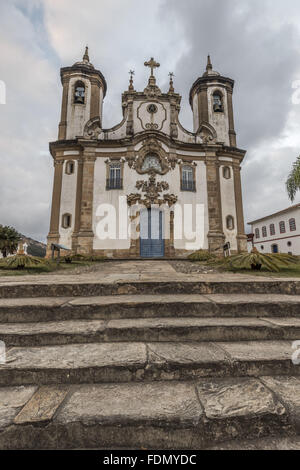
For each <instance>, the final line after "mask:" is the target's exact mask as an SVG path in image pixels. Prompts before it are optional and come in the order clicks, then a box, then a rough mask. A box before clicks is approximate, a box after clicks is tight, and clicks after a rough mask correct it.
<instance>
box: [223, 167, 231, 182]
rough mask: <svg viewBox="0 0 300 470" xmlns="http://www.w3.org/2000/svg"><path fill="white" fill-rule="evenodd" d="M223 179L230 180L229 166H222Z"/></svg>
mask: <svg viewBox="0 0 300 470" xmlns="http://www.w3.org/2000/svg"><path fill="white" fill-rule="evenodd" d="M223 178H225V179H227V180H229V179H230V178H231V170H230V167H229V166H223Z"/></svg>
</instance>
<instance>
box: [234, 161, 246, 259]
mask: <svg viewBox="0 0 300 470" xmlns="http://www.w3.org/2000/svg"><path fill="white" fill-rule="evenodd" d="M233 178H234V195H235V207H236V217H237V222H236V223H237V237H236V239H237V246H238V252H239V253H241V252H243V251H247V236H246V235H245V224H244V211H243V197H242V185H241V167H240V165H239V164H234V165H233Z"/></svg>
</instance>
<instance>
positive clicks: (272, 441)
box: [205, 436, 300, 450]
mask: <svg viewBox="0 0 300 470" xmlns="http://www.w3.org/2000/svg"><path fill="white" fill-rule="evenodd" d="M205 450H300V436H291V437H281V436H276V437H269V438H261V439H254V440H248V439H244V440H235V441H230V442H225V443H223V444H218V445H216V446H213V447H208V448H206V449H205Z"/></svg>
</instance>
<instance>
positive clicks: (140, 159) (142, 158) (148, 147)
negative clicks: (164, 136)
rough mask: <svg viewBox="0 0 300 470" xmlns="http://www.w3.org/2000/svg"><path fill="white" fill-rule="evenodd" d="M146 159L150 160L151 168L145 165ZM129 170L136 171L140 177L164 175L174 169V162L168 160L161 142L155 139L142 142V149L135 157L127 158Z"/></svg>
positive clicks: (170, 159) (171, 159) (173, 160)
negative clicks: (149, 174) (151, 174)
mask: <svg viewBox="0 0 300 470" xmlns="http://www.w3.org/2000/svg"><path fill="white" fill-rule="evenodd" d="M147 159H152V161H153V163H155V161H156V162H157V163H156V164H153V166H151V164H150V166H149V165H147ZM127 162H128V165H129V167H130V168H132V169H133V170H136V171H137V173H139V174H140V175H144V174H147V173H153V172H154V173H156V174H159V175H165V174H166V173H168V171H170V170H171V169H174V168H175V165H176V160H175V159H174V158H169V156H168V154H167V152H165V150H164V149H163V147H162V144H161V142H159V141H158V140H156V139H147V140H145V141H144V144H143V146H142V148H141V149H140V150H139V151H138V152H137V155H136V157H133V156H130V157H127Z"/></svg>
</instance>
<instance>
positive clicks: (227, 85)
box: [190, 56, 236, 147]
mask: <svg viewBox="0 0 300 470" xmlns="http://www.w3.org/2000/svg"><path fill="white" fill-rule="evenodd" d="M233 87H234V81H233V80H232V79H231V78H226V77H223V76H222V75H220V74H219V73H218V72H216V71H215V70H213V67H212V63H211V60H210V56H208V58H207V66H206V71H205V73H204V74H203V75H202V77H199V78H198V79H197V80H196V81H195V83H194V84H193V86H192V88H191V91H190V105H191V107H192V110H193V116H194V132H197V131H198V129H199V128H200V127H201V125H202V124H203V123H206V124H207V123H208V124H210V125H211V126H212V127H213V128H214V129H215V130H216V133H217V141H218V142H220V143H224V145H226V146H230V147H236V133H235V130H234V116H233V104H232V93H233Z"/></svg>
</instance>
